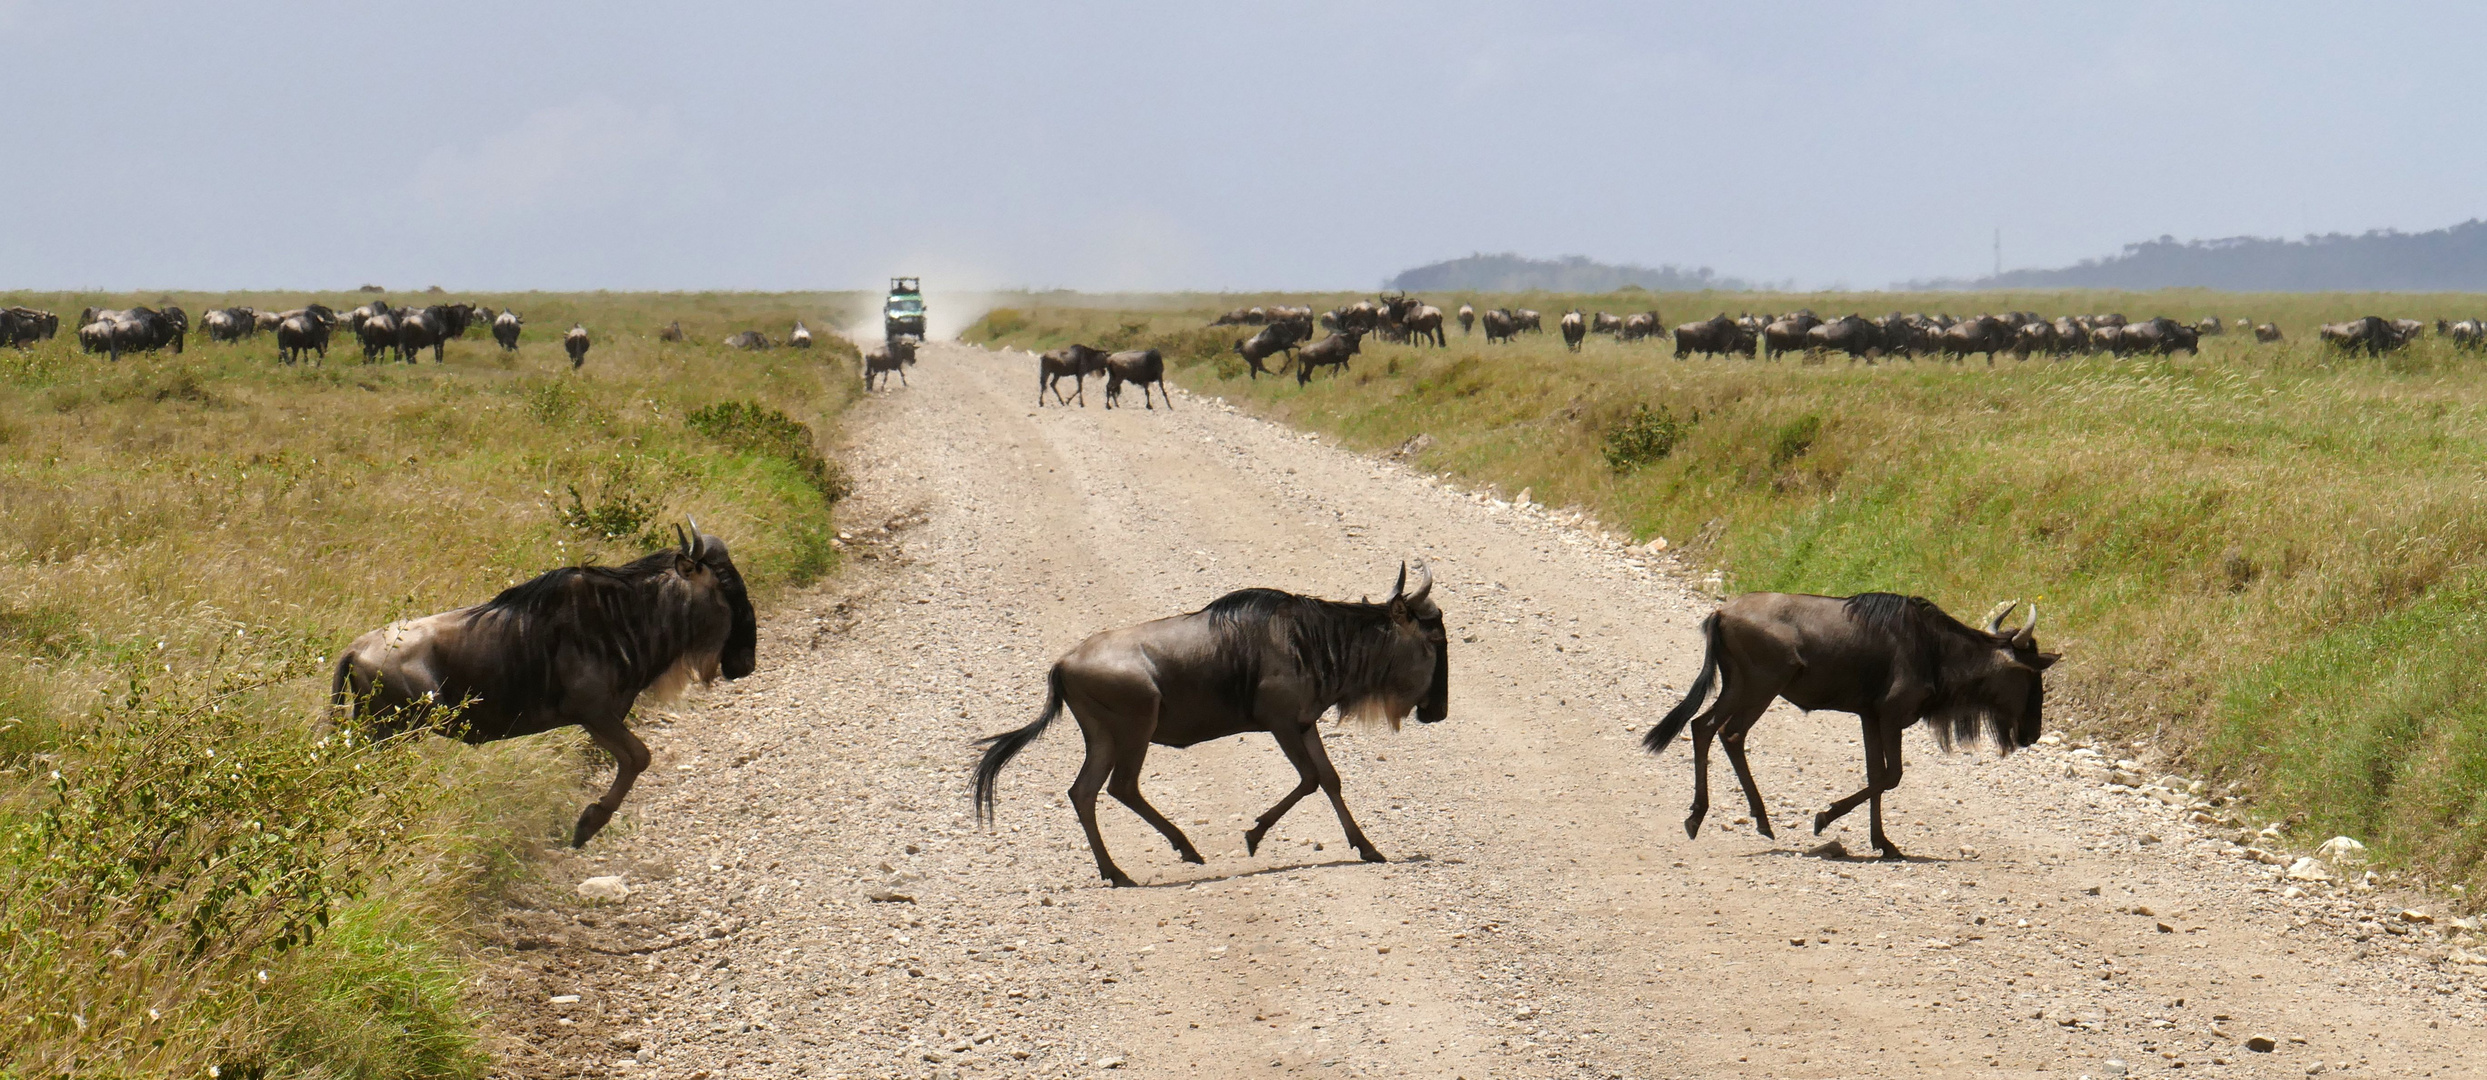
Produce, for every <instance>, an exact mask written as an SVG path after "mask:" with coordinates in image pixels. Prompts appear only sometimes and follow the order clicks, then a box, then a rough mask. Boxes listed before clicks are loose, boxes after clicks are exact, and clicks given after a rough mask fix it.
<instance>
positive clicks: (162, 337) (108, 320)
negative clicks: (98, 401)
mask: <svg viewBox="0 0 2487 1080" xmlns="http://www.w3.org/2000/svg"><path fill="white" fill-rule="evenodd" d="M189 328H190V320H189V318H188V317H187V316H185V315H183V314H182V311H181V309H180V308H177V307H168V308H165V309H164V310H162V311H157V310H155V309H153V308H145V307H135V308H130V309H129V310H126V311H118V310H110V309H99V308H88V309H86V310H85V311H83V312H80V313H79V317H78V347H79V348H80V349H83V350H84V351H86V352H89V353H104V354H106V355H109V356H110V357H111V358H112V359H113V360H115V361H118V360H120V359H121V354H122V353H126V352H154V351H156V350H157V349H161V348H164V347H165V346H167V345H169V346H172V349H173V351H174V352H176V353H179V352H181V351H182V346H183V344H184V343H185V342H186V340H187V335H188V333H189Z"/></svg>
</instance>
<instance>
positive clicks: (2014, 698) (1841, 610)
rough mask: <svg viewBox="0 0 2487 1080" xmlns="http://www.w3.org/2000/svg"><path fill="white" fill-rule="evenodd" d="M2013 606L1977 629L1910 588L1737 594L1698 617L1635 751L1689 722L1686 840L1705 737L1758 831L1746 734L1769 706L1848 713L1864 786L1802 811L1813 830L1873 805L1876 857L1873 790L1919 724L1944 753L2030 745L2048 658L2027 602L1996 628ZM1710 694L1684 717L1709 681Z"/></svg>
mask: <svg viewBox="0 0 2487 1080" xmlns="http://www.w3.org/2000/svg"><path fill="white" fill-rule="evenodd" d="M2017 606H2018V602H2017V601H2006V602H2004V603H2001V604H1997V605H1995V610H1994V612H1993V613H1992V614H1990V615H1989V616H1987V620H1986V627H1985V629H1983V630H1973V629H1971V628H1969V627H1967V626H1963V625H1961V623H1960V622H1959V621H1958V620H1956V619H1953V618H1952V617H1951V616H1949V615H1946V614H1944V613H1943V609H1941V608H1938V607H1936V606H1934V604H1933V603H1931V602H1929V601H1927V600H1925V599H1923V598H1920V597H1914V596H1899V595H1895V594H1892V593H1860V594H1858V595H1856V596H1849V597H1836V596H1796V595H1789V594H1787V593H1747V594H1745V595H1743V596H1739V597H1736V598H1735V599H1733V600H1729V601H1728V602H1727V603H1726V604H1725V605H1723V606H1721V607H1720V608H1719V609H1718V611H1716V612H1714V613H1712V614H1711V615H1710V617H1709V618H1707V619H1705V620H1703V621H1702V623H1701V633H1702V637H1703V640H1704V641H1705V642H1706V643H1707V644H1706V646H1705V647H1704V649H1703V651H1702V656H1701V672H1700V674H1699V675H1698V676H1696V677H1695V678H1694V679H1693V685H1692V689H1691V690H1690V691H1689V692H1687V693H1686V694H1685V695H1684V700H1683V701H1682V702H1681V703H1679V704H1677V705H1676V706H1675V708H1674V710H1673V711H1671V712H1669V713H1667V715H1666V717H1665V718H1664V719H1661V720H1660V721H1658V724H1657V726H1655V727H1652V728H1650V729H1649V734H1648V735H1647V736H1645V737H1643V738H1642V740H1641V745H1642V746H1643V747H1645V748H1647V749H1648V750H1649V752H1650V753H1653V754H1655V753H1659V752H1661V751H1663V750H1665V749H1666V748H1667V744H1668V743H1669V742H1672V741H1674V739H1675V736H1676V733H1678V732H1680V731H1682V730H1684V725H1685V723H1686V722H1687V721H1690V722H1691V723H1692V725H1693V805H1692V813H1691V814H1690V815H1689V816H1687V817H1686V818H1685V819H1684V834H1685V835H1686V836H1699V835H1700V834H1701V819H1702V817H1703V816H1704V815H1706V814H1707V813H1709V809H1710V740H1711V738H1712V737H1714V736H1715V737H1717V738H1718V739H1719V740H1720V741H1721V742H1722V743H1724V744H1725V745H1726V748H1727V762H1728V764H1730V765H1733V766H1734V767H1735V770H1736V780H1737V782H1738V783H1740V784H1742V785H1743V786H1744V798H1745V802H1746V803H1747V804H1748V805H1749V806H1750V807H1751V809H1752V813H1753V821H1754V825H1755V827H1756V828H1758V829H1759V830H1760V831H1761V834H1762V835H1764V836H1772V835H1774V834H1773V833H1772V831H1771V827H1770V813H1769V811H1768V810H1767V809H1766V808H1765V807H1763V805H1762V793H1761V790H1760V789H1759V788H1757V787H1755V786H1754V784H1753V770H1752V769H1751V767H1749V766H1747V765H1746V764H1745V760H1744V737H1745V733H1746V732H1747V731H1748V730H1750V729H1751V728H1752V726H1753V723H1754V722H1755V721H1757V720H1759V719H1761V716H1762V712H1763V710H1765V709H1768V708H1769V707H1770V703H1771V701H1772V700H1774V699H1776V698H1786V699H1787V700H1788V703H1789V704H1791V705H1794V706H1796V707H1797V708H1799V709H1803V710H1806V711H1808V712H1816V711H1823V710H1828V711H1832V712H1844V713H1854V714H1856V716H1857V719H1858V720H1859V721H1860V722H1862V723H1863V725H1864V731H1865V787H1864V788H1863V789H1862V790H1860V791H1858V792H1857V793H1856V794H1854V795H1850V796H1848V797H1847V798H1844V799H1841V800H1839V801H1838V802H1835V803H1832V804H1831V805H1830V808H1829V809H1826V810H1824V811H1822V812H1821V813H1820V814H1817V815H1815V816H1814V819H1813V831H1814V832H1815V833H1816V834H1819V833H1821V832H1822V830H1824V829H1826V828H1829V827H1830V824H1831V823H1832V822H1834V821H1837V820H1839V819H1840V818H1841V817H1842V816H1843V815H1845V814H1847V813H1848V812H1849V811H1851V810H1854V809H1856V808H1857V804H1858V803H1860V802H1869V801H1870V802H1871V803H1872V804H1873V819H1872V820H1873V829H1872V836H1873V843H1874V847H1875V849H1876V850H1878V851H1880V852H1882V853H1883V855H1884V856H1885V857H1888V858H1894V859H1896V858H1899V857H1900V849H1899V848H1897V847H1894V846H1893V845H1892V843H1891V840H1890V838H1889V837H1887V836H1885V835H1883V801H1882V797H1883V793H1884V792H1886V791H1890V790H1892V789H1893V788H1897V787H1899V786H1900V775H1901V749H1900V735H1901V733H1902V732H1903V731H1906V730H1907V729H1908V727H1909V726H1910V725H1912V724H1915V723H1916V722H1918V721H1919V720H1924V721H1926V722H1927V724H1928V726H1929V727H1931V728H1932V729H1933V732H1934V737H1935V739H1936V741H1937V742H1939V743H1941V744H1942V746H1943V748H1944V749H1945V750H1949V749H1951V748H1952V746H1953V745H1954V744H1955V743H1957V742H1960V741H1962V740H1970V741H1974V740H1976V739H1978V738H1980V737H1984V738H1986V739H1988V740H1990V741H1992V742H1993V743H1994V744H1995V747H1996V749H1998V750H2000V751H2001V752H2003V753H2006V754H2009V753H2011V752H2012V751H2013V750H2014V749H2017V748H2019V747H2024V746H2028V745H2029V744H2031V743H2033V742H2036V741H2038V733H2039V711H2040V707H2041V705H2042V703H2043V701H2044V698H2045V687H2044V679H2043V675H2044V673H2045V672H2046V670H2047V668H2048V667H2050V666H2052V665H2054V663H2055V661H2056V660H2057V659H2059V657H2058V656H2057V655H2056V654H2054V653H2045V652H2040V651H2038V641H2037V637H2036V636H2035V635H2036V633H2037V630H2038V609H2037V607H2036V606H2035V605H2033V606H2031V608H2030V610H2029V621H2028V622H2026V623H2023V624H2022V625H2021V626H2020V628H2019V629H2016V630H2010V631H2007V630H2005V629H2003V619H2004V616H2006V615H2008V614H2010V613H2011V611H2012V610H2013V608H2015V607H2017ZM1714 681H1715V682H1716V684H1717V686H1718V701H1717V703H1716V704H1714V705H1712V706H1711V707H1710V709H1709V711H1707V712H1703V713H1701V715H1700V716H1699V717H1698V718H1697V719H1696V718H1695V717H1694V715H1693V714H1694V712H1695V711H1696V710H1699V709H1700V708H1701V701H1702V698H1703V696H1704V695H1706V694H1708V693H1709V692H1710V687H1711V685H1712V683H1713V682H1714Z"/></svg>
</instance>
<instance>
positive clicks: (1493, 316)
mask: <svg viewBox="0 0 2487 1080" xmlns="http://www.w3.org/2000/svg"><path fill="white" fill-rule="evenodd" d="M1480 321H1482V322H1483V323H1484V324H1485V343H1486V344H1488V345H1491V344H1493V343H1495V342H1497V341H1500V342H1505V343H1508V342H1509V341H1510V340H1511V339H1512V338H1513V337H1514V336H1516V335H1518V334H1519V332H1520V324H1519V323H1518V321H1516V320H1514V319H1513V318H1512V317H1511V313H1510V312H1508V311H1504V310H1503V309H1501V308H1495V309H1494V310H1492V311H1488V312H1486V313H1485V314H1484V315H1483V316H1481V317H1480Z"/></svg>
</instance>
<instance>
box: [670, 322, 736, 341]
mask: <svg viewBox="0 0 2487 1080" xmlns="http://www.w3.org/2000/svg"><path fill="white" fill-rule="evenodd" d="M656 340H658V341H682V340H685V338H684V337H683V336H682V320H680V319H675V320H674V321H672V322H669V323H666V324H665V328H664V329H662V330H659V331H657V332H656ZM727 344H729V345H730V344H733V342H731V341H729V342H727Z"/></svg>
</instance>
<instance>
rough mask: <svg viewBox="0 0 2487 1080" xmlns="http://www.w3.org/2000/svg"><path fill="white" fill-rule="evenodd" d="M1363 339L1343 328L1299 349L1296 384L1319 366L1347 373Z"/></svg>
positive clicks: (1310, 377)
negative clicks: (1348, 361) (1349, 361)
mask: <svg viewBox="0 0 2487 1080" xmlns="http://www.w3.org/2000/svg"><path fill="white" fill-rule="evenodd" d="M1486 314H1487V315H1492V314H1494V313H1493V312H1490V311H1489V312H1487V313H1486ZM1487 325H1488V326H1491V325H1492V323H1491V321H1489V322H1488V323H1487ZM1363 341H1364V332H1363V331H1361V330H1341V331H1339V332H1337V333H1334V334H1331V335H1330V336H1329V337H1326V338H1323V339H1321V340H1319V341H1316V342H1313V343H1312V344H1310V345H1306V346H1304V347H1303V348H1302V349H1299V350H1297V351H1296V354H1295V385H1297V386H1303V385H1305V384H1307V383H1310V382H1312V381H1313V369H1314V368H1317V367H1331V366H1335V367H1337V368H1338V371H1337V372H1336V373H1335V374H1340V375H1344V374H1346V373H1347V358H1348V357H1351V356H1354V355H1356V353H1357V352H1359V351H1361V349H1362V345H1363Z"/></svg>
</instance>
